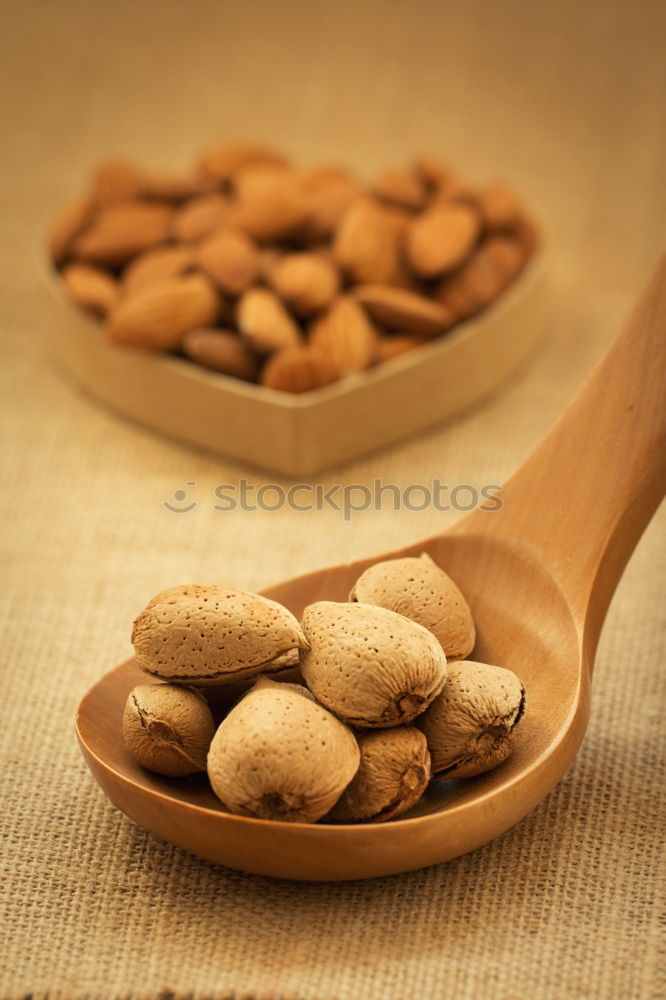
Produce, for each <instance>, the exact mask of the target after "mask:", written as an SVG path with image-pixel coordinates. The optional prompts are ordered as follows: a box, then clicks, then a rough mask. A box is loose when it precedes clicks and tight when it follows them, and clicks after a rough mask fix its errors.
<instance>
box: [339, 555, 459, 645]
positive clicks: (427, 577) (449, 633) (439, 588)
mask: <svg viewBox="0 0 666 1000" xmlns="http://www.w3.org/2000/svg"><path fill="white" fill-rule="evenodd" d="M350 600H352V601H361V602H364V603H366V604H377V605H379V606H380V607H382V608H388V609H389V611H396V612H397V613H398V614H400V615H404V616H405V617H406V618H411V619H412V620H413V621H415V622H418V623H419V624H420V625H423V626H424V628H427V629H428V631H430V632H432V633H433V635H434V636H436V637H437V639H438V640H439V642H440V643H441V646H442V649H443V650H444V652H445V653H446V655H447V658H449V659H452V660H460V659H464V658H465V657H466V656H469V654H470V653H471V652H472V650H473V649H474V643H475V642H476V629H475V627H474V620H473V618H472V612H471V611H470V609H469V605H468V604H467V601H466V600H465V598H464V597H463V595H462V593H461V592H460V590H459V588H458V587H457V586H456V584H455V583H454V582H453V580H452V579H451V577H450V576H448V575H447V574H446V573H445V572H444V570H443V569H440V567H439V566H438V565H437V564H436V563H435V562H433V560H432V559H431V558H430V556H429V555H427V554H426V553H425V552H424V553H423V555H421V557H420V558H418V559H417V558H412V557H407V558H405V559H385V560H383V561H382V562H378V563H375V565H374V566H370V567H369V568H368V569H366V570H365V572H364V573H362V574H361V576H360V577H359V578H358V580H357V581H356V583H355V584H354V587H353V589H352V592H351V594H350Z"/></svg>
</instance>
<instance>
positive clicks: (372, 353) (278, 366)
mask: <svg viewBox="0 0 666 1000" xmlns="http://www.w3.org/2000/svg"><path fill="white" fill-rule="evenodd" d="M535 244H536V237H535V230H534V227H533V225H532V223H531V221H530V219H529V218H528V216H527V215H526V213H525V211H524V209H523V207H522V205H521V203H520V200H519V199H518V198H517V197H516V196H515V195H514V194H513V193H512V192H511V191H510V190H509V189H508V188H506V187H505V186H504V185H499V184H495V185H491V186H489V187H483V188H475V187H471V186H470V185H468V184H466V183H464V182H463V181H461V180H460V179H459V178H458V177H457V176H456V175H455V174H454V173H453V172H452V171H451V170H450V169H449V168H448V167H447V166H446V165H445V164H444V163H442V162H440V160H438V159H437V158H435V157H425V156H424V157H421V158H420V159H418V160H417V161H416V162H415V163H413V164H412V165H411V166H410V167H407V168H405V169H395V170H385V171H383V172H382V173H380V174H379V175H378V176H377V177H375V178H374V180H373V181H372V182H371V183H369V184H363V183H361V182H360V181H359V180H358V179H357V178H356V177H354V176H353V174H352V173H351V172H350V171H348V170H346V169H344V168H340V167H335V166H327V165H323V166H314V167H297V166H295V165H293V164H292V163H290V162H289V161H288V159H287V158H286V157H285V156H284V155H283V154H282V153H280V152H279V151H277V150H275V149H272V148H270V147H268V146H265V145H261V144H255V143H239V144H233V145H221V146H215V147H213V148H211V149H208V150H206V151H205V152H204V153H203V154H202V155H201V156H200V157H199V160H198V162H197V164H196V167H195V169H194V170H193V171H192V173H191V174H184V175H180V174H171V173H155V172H151V171H145V170H141V169H140V168H139V167H137V166H135V165H134V164H132V163H128V162H125V161H119V160H118V161H116V160H114V161H109V162H106V163H103V164H101V165H100V166H99V167H98V168H97V169H96V170H95V171H94V174H93V177H92V181H91V184H90V186H89V189H88V192H87V193H86V194H85V195H84V196H83V197H81V198H79V199H78V200H77V201H76V202H75V203H74V204H71V205H69V206H68V207H67V209H66V210H65V211H64V212H63V213H62V215H61V216H60V218H59V219H58V220H57V222H56V224H55V226H54V228H53V231H52V234H51V240H50V251H51V255H52V258H53V261H54V263H55V264H56V266H57V267H58V268H59V269H60V271H61V275H62V280H63V282H64V284H65V286H66V288H67V290H68V292H69V294H70V295H71V297H72V298H73V299H74V300H75V302H77V303H78V304H79V305H80V306H82V307H84V308H85V309H87V310H89V311H91V312H93V313H94V314H95V315H97V316H98V317H100V318H102V319H103V321H104V324H105V330H106V334H107V336H108V338H109V340H111V341H112V342H113V343H116V344H122V345H127V346H130V347H136V348H141V349H144V350H150V351H169V352H175V353H180V354H182V355H184V356H185V357H187V358H189V359H190V360H191V361H193V362H195V363H197V364H199V365H203V366H204V367H206V368H208V369H212V370H214V371H217V372H222V373H224V374H226V375H232V376H235V377H236V378H240V379H244V380H246V381H250V382H259V383H260V384H262V385H265V386H269V387H270V388H273V389H281V390H284V391H286V392H308V391H310V390H312V389H317V388H320V387H322V386H324V385H328V384H329V383H331V382H335V381H337V380H338V379H340V378H343V377H344V376H346V375H348V374H349V373H351V372H359V371H363V370H365V369H367V368H370V367H371V366H373V365H376V364H378V363H381V362H384V361H387V360H389V359H391V358H393V357H396V356H397V355H399V354H402V353H404V352H406V351H410V350H412V349H414V348H417V347H419V346H420V345H421V344H423V343H425V342H426V341H428V340H431V339H432V338H433V337H437V336H439V335H441V334H443V333H445V332H446V331H448V330H450V329H451V328H452V327H453V326H455V325H456V324H457V323H460V322H461V321H463V320H466V319H468V318H469V317H471V316H474V315H475V314H477V313H479V312H480V311H481V310H483V309H485V308H486V307H487V306H488V305H489V304H490V303H492V302H493V301H494V300H495V299H496V298H497V297H498V296H499V295H500V294H501V293H502V292H503V291H504V290H505V289H506V288H507V287H508V286H509V285H510V284H511V283H512V282H513V281H514V279H515V278H516V277H517V276H518V274H520V272H521V271H522V269H523V267H524V266H525V263H526V262H527V260H528V259H529V258H530V256H531V254H532V253H533V252H534V249H535Z"/></svg>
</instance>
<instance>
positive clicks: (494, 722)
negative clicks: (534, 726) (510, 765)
mask: <svg viewBox="0 0 666 1000" xmlns="http://www.w3.org/2000/svg"><path fill="white" fill-rule="evenodd" d="M524 714H525V688H524V687H523V685H522V683H521V681H520V680H519V678H518V677H516V675H515V674H514V673H513V672H512V671H511V670H507V669H505V668H503V667H496V666H493V665H491V664H488V663H476V662H474V661H472V660H459V661H457V662H455V663H451V664H450V665H449V678H448V680H447V682H446V684H445V685H444V689H443V691H442V692H441V694H440V695H439V696H438V697H437V698H435V700H434V701H433V702H432V704H431V705H430V706H429V707H428V709H427V711H426V712H425V713H424V714H423V715H422V716H421V717H420V718H419V719H418V720H417V722H416V724H417V726H418V727H419V729H421V730H422V732H423V733H425V736H426V739H427V741H428V749H429V750H430V756H431V760H432V774H433V777H434V778H472V777H474V776H475V775H477V774H483V773H484V772H485V771H490V770H491V768H493V767H497V765H498V764H501V763H502V761H504V760H506V758H507V757H508V756H509V754H510V753H511V750H512V749H513V744H514V735H515V734H514V730H515V727H516V726H517V725H518V723H519V722H520V720H521V719H522V718H523V715H524Z"/></svg>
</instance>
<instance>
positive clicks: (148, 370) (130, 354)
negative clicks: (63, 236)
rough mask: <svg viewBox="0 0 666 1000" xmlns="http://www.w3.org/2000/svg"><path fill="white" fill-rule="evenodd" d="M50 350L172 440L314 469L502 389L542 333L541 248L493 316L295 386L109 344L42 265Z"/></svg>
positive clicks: (108, 399)
mask: <svg viewBox="0 0 666 1000" xmlns="http://www.w3.org/2000/svg"><path fill="white" fill-rule="evenodd" d="M40 270H41V272H42V276H43V282H42V284H43V285H44V287H45V288H46V289H47V291H48V293H49V300H50V308H49V311H48V322H47V323H45V328H46V330H47V332H48V336H49V341H50V345H51V349H52V351H53V353H54V354H55V355H56V357H57V358H58V359H59V360H60V361H61V363H62V364H63V365H64V367H65V368H66V369H67V370H68V371H69V372H70V373H71V374H72V375H73V376H74V377H75V378H76V379H77V381H79V382H80V383H81V384H82V385H83V386H85V388H86V389H88V390H89V391H90V392H91V393H92V394H93V395H94V396H96V397H97V398H99V399H101V400H102V401H103V402H105V403H107V404H109V405H110V406H112V407H114V408H115V409H117V410H119V411H120V412H121V413H124V414H125V415H126V416H129V417H132V418H133V419H135V420H138V421H139V422H141V423H142V424H146V425H148V426H149V427H153V428H155V429H156V430H159V431H162V432H163V433H165V434H168V435H169V436H171V437H174V438H177V439H180V440H183V441H186V442H189V443H190V444H194V445H199V446H200V447H203V448H206V449H208V450H211V451H213V452H217V453H219V454H223V455H227V456H229V457H231V458H235V459H239V460H240V461H242V462H243V463H244V464H246V465H247V464H251V465H256V466H260V467H263V468H266V469H271V470H273V471H275V472H278V473H282V474H287V475H291V476H308V475H312V474H313V473H315V472H317V471H319V470H320V469H323V468H325V467H327V466H331V465H334V464H336V463H339V462H342V461H346V460H348V459H351V458H355V457H357V456H359V455H361V454H364V453H366V452H369V451H372V450H374V449H376V448H379V447H382V446H384V445H387V444H389V443H391V442H393V441H396V440H398V439H400V438H402V437H405V436H406V435H408V434H412V433H414V432H415V431H418V430H422V429H423V428H425V427H428V426H430V425H432V424H435V423H437V422H438V421H441V420H443V419H444V418H446V417H451V416H453V415H454V414H456V413H459V412H460V411H462V410H464V409H466V408H467V407H469V406H471V405H472V404H473V403H476V402H477V401H479V400H480V399H482V398H483V397H484V396H486V395H488V394H489V393H491V392H492V391H493V390H495V389H496V388H497V387H498V386H499V385H501V383H502V382H504V381H505V380H506V379H507V378H508V376H510V375H511V374H512V373H513V372H514V371H515V370H516V369H517V368H518V367H519V366H520V365H521V364H522V363H523V362H524V361H525V359H526V358H527V357H528V356H529V354H530V353H531V352H532V350H533V348H534V346H535V344H536V342H537V340H538V338H539V337H540V335H541V332H542V330H543V317H544V314H545V307H544V306H545V298H546V272H547V267H546V266H545V262H544V255H543V251H541V252H539V253H537V255H536V256H535V257H534V258H533V259H532V260H531V261H530V263H529V264H528V265H527V267H526V269H525V271H524V272H523V273H522V274H521V275H520V276H519V277H518V279H517V280H516V281H515V283H514V284H513V285H512V286H511V287H510V288H509V289H507V291H506V292H505V293H504V294H503V295H502V296H501V297H500V298H499V299H498V300H497V302H495V303H494V304H493V305H491V306H490V307H489V308H488V309H487V310H486V311H485V312H484V313H482V314H481V315H479V316H478V317H476V318H475V319H472V320H469V321H468V322H466V323H462V324H461V325H460V326H458V327H454V328H453V329H452V330H451V332H450V333H447V334H445V335H444V336H442V337H439V338H436V339H435V340H433V341H431V342H430V343H428V344H425V345H424V346H423V347H420V348H418V349H416V350H414V351H410V352H409V353H408V354H404V355H402V356H400V357H398V358H394V359H393V360H392V361H388V362H386V363H384V364H383V365H380V366H378V367H377V368H373V369H371V370H370V371H367V372H362V373H359V374H352V375H348V376H347V377H346V378H345V379H343V380H342V381H340V382H336V383H334V384H333V385H330V386H327V387H326V388H324V389H319V390H316V391H314V392H309V393H306V394H304V395H300V396H299V395H292V394H290V393H285V392H277V391H275V390H273V389H268V388H265V387H263V386H257V385H252V384H248V383H246V382H241V381H240V380H239V379H235V378H231V377H229V376H226V375H220V374H218V373H216V372H210V371H207V370H206V369H204V368H201V367H199V366H198V365H195V364H192V363H191V362H189V361H187V360H185V359H182V358H179V357H175V356H171V355H153V354H148V353H145V352H142V351H137V350H132V349H130V348H123V347H118V346H117V345H114V344H110V343H108V342H107V340H106V339H105V337H104V333H103V330H102V327H101V325H100V324H99V323H98V322H96V321H95V320H93V319H91V318H90V317H89V316H88V315H86V314H85V313H84V312H83V311H82V310H81V309H79V308H78V307H76V306H74V305H73V304H72V303H71V301H70V300H69V299H68V297H67V295H66V293H65V291H64V289H63V287H62V284H61V282H60V281H59V279H58V276H57V274H56V273H55V272H54V271H53V270H52V269H51V268H50V267H49V265H48V264H47V263H46V262H43V263H42V265H41V267H40Z"/></svg>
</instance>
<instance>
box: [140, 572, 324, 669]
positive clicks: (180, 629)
mask: <svg viewBox="0 0 666 1000" xmlns="http://www.w3.org/2000/svg"><path fill="white" fill-rule="evenodd" d="M132 643H133V645H134V650H135V653H136V657H137V661H138V665H139V666H140V667H141V669H142V670H145V671H146V672H147V673H149V674H152V675H153V676H155V677H160V678H162V679H163V680H170V681H182V682H184V683H186V684H194V685H197V686H201V685H203V686H205V685H208V684H223V683H227V682H230V681H236V680H238V679H239V678H240V677H245V676H248V675H250V674H253V673H260V672H262V671H265V670H269V671H270V670H271V666H272V664H273V662H274V661H277V660H278V658H279V657H281V656H282V655H283V654H284V653H286V652H288V651H289V650H292V649H297V648H303V647H304V646H305V645H306V642H305V639H304V637H303V633H302V631H301V628H300V626H299V624H298V621H297V620H296V618H295V617H294V616H293V615H292V614H291V612H290V611H288V610H287V609H286V608H284V607H282V605H280V604H277V603H276V602H275V601H270V600H268V598H266V597H260V596H259V595H258V594H249V593H246V592H245V591H243V590H235V589H232V588H230V587H220V586H216V585H200V584H193V585H189V586H181V587H171V588H169V589H168V590H164V591H162V593H160V594H158V595H157V596H156V597H154V598H153V600H152V601H150V603H149V604H148V605H147V607H146V608H145V609H144V610H143V611H142V612H141V614H140V615H139V617H138V618H137V619H136V621H135V622H134V628H133V630H132Z"/></svg>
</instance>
